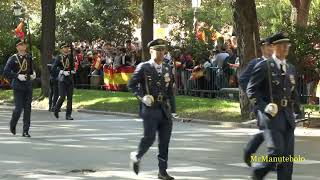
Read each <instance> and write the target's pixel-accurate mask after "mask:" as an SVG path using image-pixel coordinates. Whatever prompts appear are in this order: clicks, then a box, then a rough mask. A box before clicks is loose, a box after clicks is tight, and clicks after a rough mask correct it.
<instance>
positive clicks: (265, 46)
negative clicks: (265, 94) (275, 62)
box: [239, 38, 273, 166]
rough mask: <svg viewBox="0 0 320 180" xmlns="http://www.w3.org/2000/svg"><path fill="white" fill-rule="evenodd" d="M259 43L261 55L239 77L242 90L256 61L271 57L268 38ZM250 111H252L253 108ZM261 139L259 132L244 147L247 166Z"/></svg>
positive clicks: (270, 46) (261, 135)
mask: <svg viewBox="0 0 320 180" xmlns="http://www.w3.org/2000/svg"><path fill="white" fill-rule="evenodd" d="M259 44H260V49H261V53H262V57H260V58H255V59H253V60H251V61H250V62H249V63H248V65H247V67H246V69H245V70H244V72H243V73H242V74H241V76H240V78H239V84H240V87H241V88H242V89H243V90H246V89H247V85H248V83H249V80H250V77H251V74H252V71H253V68H254V67H255V65H256V64H257V63H258V62H261V61H263V60H268V59H270V58H271V57H272V53H273V49H272V45H271V44H270V38H266V39H262V40H261V41H260V43H259ZM252 111H253V113H254V110H253V109H252ZM258 126H259V120H258ZM263 141H264V138H263V133H262V132H259V133H257V134H255V135H254V136H253V138H252V139H251V140H250V141H249V142H248V144H247V146H246V147H245V149H244V161H245V163H246V164H247V165H248V166H251V162H250V161H251V160H250V157H251V155H252V154H253V153H255V152H256V151H257V150H258V148H259V146H260V145H261V144H262V143H263Z"/></svg>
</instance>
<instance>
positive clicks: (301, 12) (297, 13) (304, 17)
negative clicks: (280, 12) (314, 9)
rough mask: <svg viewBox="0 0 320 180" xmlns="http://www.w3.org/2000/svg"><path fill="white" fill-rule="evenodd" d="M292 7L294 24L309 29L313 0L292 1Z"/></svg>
mask: <svg viewBox="0 0 320 180" xmlns="http://www.w3.org/2000/svg"><path fill="white" fill-rule="evenodd" d="M290 1H291V5H292V14H291V18H292V21H293V22H292V23H293V24H296V25H298V26H301V27H307V25H308V18H309V10H310V4H311V0H290Z"/></svg>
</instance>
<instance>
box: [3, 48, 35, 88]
mask: <svg viewBox="0 0 320 180" xmlns="http://www.w3.org/2000/svg"><path fill="white" fill-rule="evenodd" d="M25 59H26V60H27V70H26V71H20V65H19V61H20V63H21V64H22V62H23V58H22V57H19V55H18V54H15V55H13V56H11V57H10V58H9V59H8V61H7V64H6V66H5V68H4V76H5V77H7V78H8V79H11V87H12V89H14V90H26V89H29V90H30V89H32V82H31V80H30V75H32V74H33V62H32V58H31V56H30V55H28V54H27V55H25ZM19 71H20V72H19ZM19 74H25V75H27V81H20V80H19V79H18V75H19Z"/></svg>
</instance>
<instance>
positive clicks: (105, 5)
mask: <svg viewBox="0 0 320 180" xmlns="http://www.w3.org/2000/svg"><path fill="white" fill-rule="evenodd" d="M129 5H130V4H129V1H128V0H124V1H99V0H79V1H74V2H73V3H72V4H70V5H68V6H66V5H65V4H63V3H61V4H58V8H57V9H58V11H57V12H58V13H57V16H58V17H57V39H58V40H64V41H68V40H93V39H98V38H102V39H105V40H109V41H111V40H115V41H117V42H121V41H122V42H123V41H124V40H125V39H127V38H130V37H131V36H132V32H133V22H134V21H133V20H134V18H135V17H136V16H134V11H131V10H132V9H130V6H129Z"/></svg>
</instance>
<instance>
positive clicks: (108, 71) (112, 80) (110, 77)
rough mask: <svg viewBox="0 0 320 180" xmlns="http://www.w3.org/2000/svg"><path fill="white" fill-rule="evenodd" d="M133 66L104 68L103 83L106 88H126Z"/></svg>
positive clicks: (114, 89)
mask: <svg viewBox="0 0 320 180" xmlns="http://www.w3.org/2000/svg"><path fill="white" fill-rule="evenodd" d="M134 70H135V68H134V67H131V66H124V67H119V68H117V69H113V68H112V67H106V68H104V85H105V87H106V90H111V91H122V90H126V89H127V84H128V82H129V80H130V79H131V75H132V73H133V72H134Z"/></svg>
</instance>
